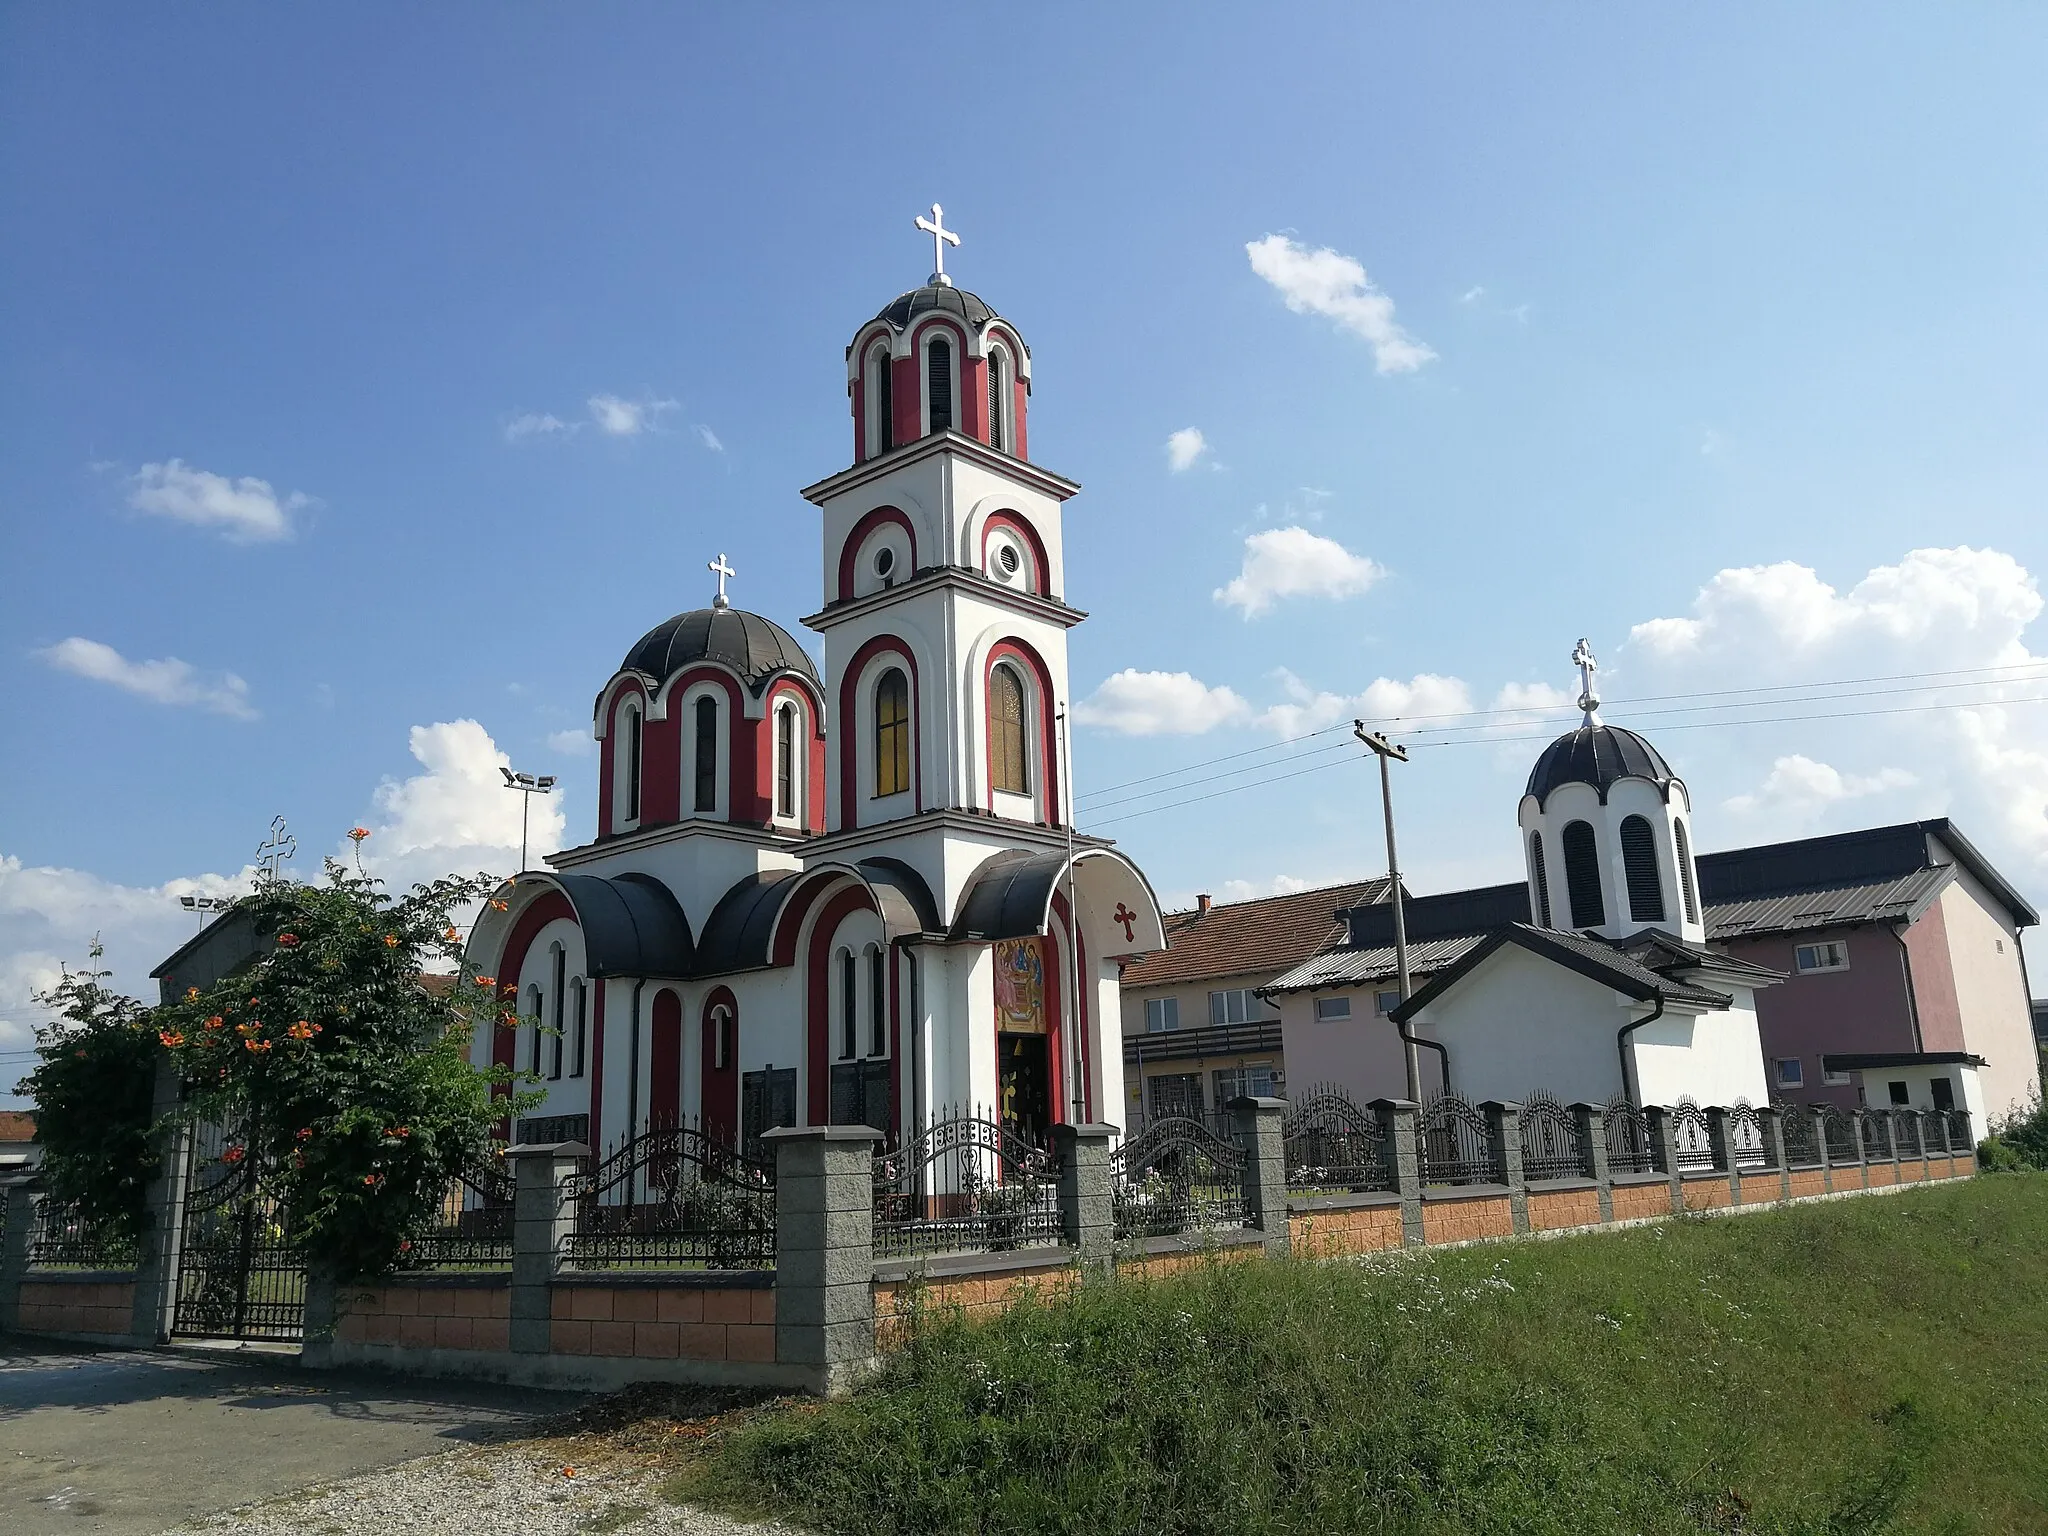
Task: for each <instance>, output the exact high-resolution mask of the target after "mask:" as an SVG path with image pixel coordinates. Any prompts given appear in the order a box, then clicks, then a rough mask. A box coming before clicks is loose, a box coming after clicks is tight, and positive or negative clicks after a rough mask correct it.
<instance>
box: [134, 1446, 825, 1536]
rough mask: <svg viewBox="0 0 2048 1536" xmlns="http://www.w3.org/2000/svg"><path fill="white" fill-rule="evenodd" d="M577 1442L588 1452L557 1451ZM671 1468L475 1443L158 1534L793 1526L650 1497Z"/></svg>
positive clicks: (705, 1534) (570, 1534)
mask: <svg viewBox="0 0 2048 1536" xmlns="http://www.w3.org/2000/svg"><path fill="white" fill-rule="evenodd" d="M579 1452H581V1453H583V1454H585V1455H588V1456H590V1457H591V1458H592V1459H591V1460H590V1461H589V1462H587V1463H579V1462H569V1461H565V1460H563V1459H562V1458H563V1457H564V1456H573V1455H576V1454H578V1453H579ZM568 1468H573V1470H574V1475H573V1476H571V1475H569V1473H568V1471H567V1470H566V1469H568ZM670 1475H671V1472H670V1471H669V1470H666V1469H664V1468H662V1467H661V1466H659V1465H658V1464H655V1463H653V1462H652V1461H651V1460H650V1459H649V1458H647V1457H640V1456H631V1455H619V1454H614V1453H608V1452H607V1451H605V1450H604V1449H602V1448H600V1447H598V1446H597V1445H595V1444H594V1443H593V1442H592V1441H591V1440H589V1439H588V1438H585V1437H578V1438H577V1439H575V1440H539V1441H526V1442H522V1443H520V1444H518V1445H510V1446H478V1447H473V1448H469V1449H465V1450H459V1451H450V1452H448V1453H447V1454H445V1455H441V1456H429V1457H425V1458H423V1459H422V1460H419V1461H409V1462H406V1463H404V1464H402V1465H400V1466H396V1467H388V1468H386V1469H385V1470H383V1471H381V1472H371V1473H367V1474H365V1475H363V1476H361V1477H354V1478H349V1479H347V1480H345V1481H343V1482H338V1483H331V1484H327V1485H325V1486H323V1487H316V1488H308V1489H303V1490H301V1491H300V1492H298V1493H295V1494H289V1495H287V1496H286V1497H284V1498H280V1499H271V1500H268V1501H267V1502H265V1503H261V1504H255V1505H251V1506H249V1507H247V1508H245V1509H232V1510H225V1511H223V1512H221V1513H219V1514H215V1515H208V1516H207V1517H205V1518H204V1519H201V1520H195V1521H193V1522H191V1523H190V1524H188V1525H181V1526H178V1527H177V1528H176V1530H175V1531H173V1532H168V1533H166V1536H198V1533H200V1532H214V1531H234V1532H236V1533H237V1536H493V1533H496V1532H517V1533H519V1536H590V1533H596V1532H613V1531H618V1532H630V1533H634V1536H639V1533H643V1532H644V1533H648V1536H652V1533H655V1532H660V1531H669V1532H681V1533H685V1536H803V1533H802V1532H801V1531H798V1530H797V1529H796V1528H795V1527H793V1526H788V1525H782V1524H777V1523H769V1524H752V1523H749V1522H746V1521H741V1520H733V1519H731V1518H729V1517H727V1516H724V1515H718V1514H713V1513H712V1512H710V1511H709V1510H702V1509H695V1508H691V1507H689V1506H679V1505H674V1504H670V1503H668V1502H666V1501H665V1500H664V1499H663V1498H662V1497H661V1485H662V1483H663V1482H664V1481H666V1480H667V1478H668V1477H669V1476H670Z"/></svg>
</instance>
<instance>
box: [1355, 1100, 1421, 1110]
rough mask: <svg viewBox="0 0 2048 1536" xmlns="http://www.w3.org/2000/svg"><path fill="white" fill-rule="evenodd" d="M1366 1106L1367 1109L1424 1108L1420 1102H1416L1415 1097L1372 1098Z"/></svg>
mask: <svg viewBox="0 0 2048 1536" xmlns="http://www.w3.org/2000/svg"><path fill="white" fill-rule="evenodd" d="M1365 1107H1366V1108H1367V1109H1413V1110H1420V1109H1421V1108H1422V1106H1421V1105H1420V1104H1418V1103H1416V1102H1415V1101H1414V1100H1413V1099H1374V1100H1372V1101H1371V1102H1370V1103H1368V1104H1367V1105H1366V1106H1365Z"/></svg>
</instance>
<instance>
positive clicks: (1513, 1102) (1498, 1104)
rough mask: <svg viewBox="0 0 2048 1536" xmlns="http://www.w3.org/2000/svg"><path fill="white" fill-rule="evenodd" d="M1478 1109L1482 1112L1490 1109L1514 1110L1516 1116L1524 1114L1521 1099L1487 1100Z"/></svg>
mask: <svg viewBox="0 0 2048 1536" xmlns="http://www.w3.org/2000/svg"><path fill="white" fill-rule="evenodd" d="M1478 1107H1479V1109H1480V1110H1481V1111H1482V1112H1483V1111H1485V1110H1489V1109H1500V1110H1507V1109H1512V1110H1513V1111H1514V1112H1515V1113H1516V1114H1520V1113H1521V1112H1522V1101H1521V1100H1520V1099H1487V1100H1485V1101H1484V1102H1482V1103H1481V1104H1480V1105H1479V1106H1478Z"/></svg>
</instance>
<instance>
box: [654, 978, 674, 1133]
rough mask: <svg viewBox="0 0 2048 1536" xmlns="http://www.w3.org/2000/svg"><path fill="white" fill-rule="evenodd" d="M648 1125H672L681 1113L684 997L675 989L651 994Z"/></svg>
mask: <svg viewBox="0 0 2048 1536" xmlns="http://www.w3.org/2000/svg"><path fill="white" fill-rule="evenodd" d="M649 1014H650V1024H649V1028H648V1051H647V1125H648V1128H649V1129H650V1130H651V1129H654V1128H655V1127H658V1126H665V1125H669V1126H672V1125H674V1124H676V1123H677V1121H679V1120H680V1119H681V1118H682V1113H683V1000H682V998H680V997H678V996H677V995H676V992H675V990H674V988H672V987H663V988H661V989H660V990H659V991H657V992H656V993H655V994H654V1006H653V1008H652V1009H650V1010H649Z"/></svg>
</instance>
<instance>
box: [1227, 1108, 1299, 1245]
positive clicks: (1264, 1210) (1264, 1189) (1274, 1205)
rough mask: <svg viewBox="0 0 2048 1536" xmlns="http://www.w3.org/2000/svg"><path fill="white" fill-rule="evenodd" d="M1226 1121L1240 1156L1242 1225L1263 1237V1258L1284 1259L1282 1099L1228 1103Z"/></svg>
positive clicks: (1285, 1215) (1284, 1176)
mask: <svg viewBox="0 0 2048 1536" xmlns="http://www.w3.org/2000/svg"><path fill="white" fill-rule="evenodd" d="M1230 1119H1231V1123H1232V1125H1233V1127H1234V1128H1235V1129H1236V1131H1237V1144H1238V1147H1239V1148H1240V1149H1241V1150H1242V1151H1243V1153H1244V1219H1245V1225H1246V1226H1248V1227H1254V1228H1256V1229H1257V1230H1258V1231H1260V1232H1262V1233H1264V1234H1265V1238H1266V1242H1265V1248H1266V1257H1267V1258H1269V1259H1284V1258H1286V1257H1287V1255H1288V1253H1289V1252H1290V1251H1291V1248H1290V1245H1289V1242H1288V1237H1287V1136H1286V1131H1285V1129H1284V1127H1285V1123H1286V1119H1287V1101H1286V1100H1285V1099H1260V1098H1250V1097H1247V1098H1241V1099H1232V1100H1231V1101H1230Z"/></svg>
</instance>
